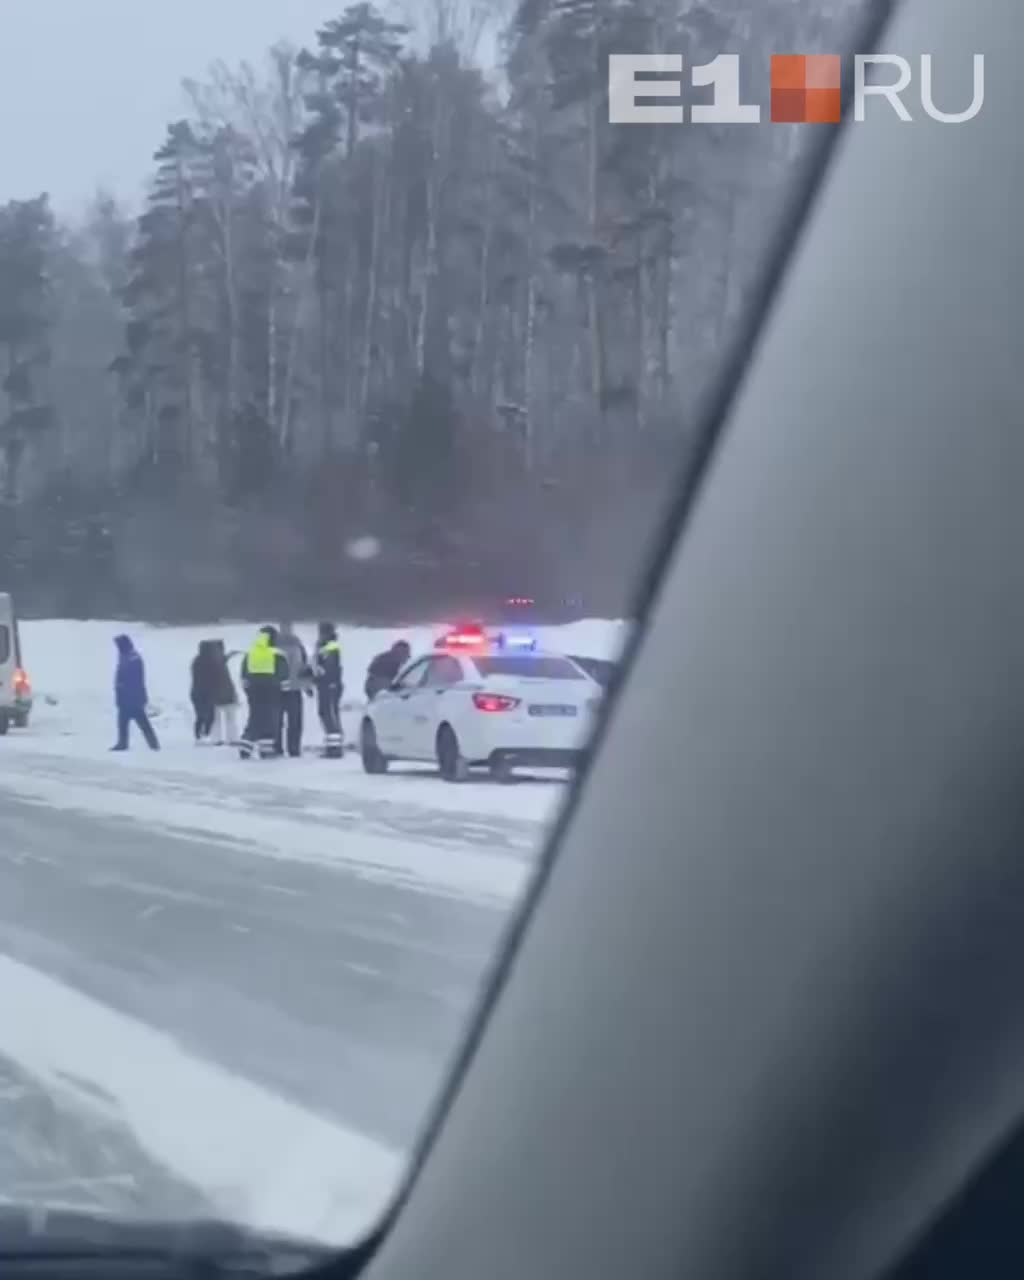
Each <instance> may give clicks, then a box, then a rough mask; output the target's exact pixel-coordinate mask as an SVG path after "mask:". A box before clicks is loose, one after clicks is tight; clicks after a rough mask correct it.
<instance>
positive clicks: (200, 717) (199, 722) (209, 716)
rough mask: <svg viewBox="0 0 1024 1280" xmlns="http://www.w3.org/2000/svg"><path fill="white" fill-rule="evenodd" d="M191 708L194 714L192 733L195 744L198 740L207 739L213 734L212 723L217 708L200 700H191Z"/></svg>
mask: <svg viewBox="0 0 1024 1280" xmlns="http://www.w3.org/2000/svg"><path fill="white" fill-rule="evenodd" d="M192 706H193V708H194V709H195V713H196V722H195V728H194V733H195V738H196V742H198V741H199V739H200V738H208V737H209V736H210V734H211V733H212V732H213V721H214V717H215V716H216V714H217V708H216V707H215V706H214V705H213V703H212V702H206V701H204V700H203V699H202V698H193V699H192Z"/></svg>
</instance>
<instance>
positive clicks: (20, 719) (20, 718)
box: [14, 711, 28, 729]
mask: <svg viewBox="0 0 1024 1280" xmlns="http://www.w3.org/2000/svg"><path fill="white" fill-rule="evenodd" d="M14 727H15V729H27V728H28V712H27V711H19V712H18V714H17V715H16V716H15V717H14Z"/></svg>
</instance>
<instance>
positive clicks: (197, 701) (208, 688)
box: [190, 640, 220, 742]
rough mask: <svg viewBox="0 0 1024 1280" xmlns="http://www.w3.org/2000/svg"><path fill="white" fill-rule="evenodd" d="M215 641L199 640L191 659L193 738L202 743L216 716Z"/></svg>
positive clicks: (217, 674) (209, 732)
mask: <svg viewBox="0 0 1024 1280" xmlns="http://www.w3.org/2000/svg"><path fill="white" fill-rule="evenodd" d="M216 645H217V642H216V640H200V641H199V652H198V653H197V654H196V656H195V657H194V658H193V659H192V689H191V694H190V696H191V699H192V707H193V710H194V711H195V723H194V726H193V736H194V737H195V740H196V742H203V741H205V740H206V739H207V738H209V736H210V734H211V733H212V732H213V722H214V719H215V717H216V714H217V700H216V699H217V684H218V681H219V679H220V661H219V659H218V655H217V648H216Z"/></svg>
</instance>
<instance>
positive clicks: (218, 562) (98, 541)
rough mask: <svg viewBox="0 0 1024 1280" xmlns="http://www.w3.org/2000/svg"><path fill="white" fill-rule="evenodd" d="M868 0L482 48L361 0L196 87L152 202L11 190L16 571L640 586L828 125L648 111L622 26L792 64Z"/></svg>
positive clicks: (10, 427) (391, 585) (218, 589)
mask: <svg viewBox="0 0 1024 1280" xmlns="http://www.w3.org/2000/svg"><path fill="white" fill-rule="evenodd" d="M431 3H433V4H434V5H435V6H441V5H444V4H445V0H431ZM424 5H425V7H427V8H429V7H430V5H429V4H428V0H424ZM812 8H813V12H809V10H811V9H812ZM848 11H849V5H848V4H846V3H844V2H843V0H834V3H833V5H832V6H831V8H830V7H828V6H823V5H820V4H819V5H816V6H813V7H812V6H807V7H806V10H805V7H804V6H803V5H801V4H798V3H794V0H730V2H729V3H724V2H722V0H714V2H709V3H704V0H520V2H519V3H518V4H516V5H514V6H513V11H512V12H511V13H510V15H509V19H508V22H507V28H506V31H505V35H504V40H503V45H502V48H503V53H502V60H501V65H500V66H497V67H492V68H489V69H483V68H481V67H480V66H478V65H475V64H474V60H473V58H472V57H471V56H470V52H469V46H471V44H472V41H471V40H470V39H469V33H467V32H464V31H461V30H460V29H459V28H458V26H457V25H455V26H453V25H452V24H451V23H450V22H449V23H447V24H444V23H441V24H437V27H436V35H435V39H434V40H433V41H432V42H428V46H427V47H424V46H423V44H422V42H416V41H414V40H413V39H412V38H411V33H410V32H409V31H408V29H407V28H406V27H405V26H403V25H402V24H400V23H397V22H395V21H393V20H392V19H391V18H390V17H388V16H385V14H384V13H383V12H382V11H381V10H379V9H378V8H376V7H375V6H374V5H373V4H369V3H358V4H352V5H350V6H349V7H348V8H346V9H345V10H344V11H343V12H342V13H341V14H340V15H339V17H338V18H337V19H335V20H334V21H331V22H329V23H327V25H326V26H324V27H323V28H322V29H321V30H320V31H318V32H317V33H316V34H315V39H314V40H313V41H311V43H310V46H309V47H308V48H306V49H298V50H296V49H292V48H288V47H284V46H280V47H277V48H275V49H273V50H272V51H270V53H269V54H268V57H267V59H266V62H265V64H264V65H263V66H261V67H258V68H253V67H250V66H245V65H243V66H241V67H239V68H237V69H232V68H229V67H227V66H223V65H219V66H216V67H214V68H213V69H212V70H211V72H210V74H209V75H208V77H207V78H206V79H205V80H204V81H202V82H187V83H186V85H185V94H186V97H185V101H186V103H187V108H188V109H187V111H186V113H185V114H183V116H182V118H181V119H179V120H175V121H173V122H171V123H170V124H169V126H168V129H167V133H166V136H165V137H164V139H163V140H162V142H161V143H160V145H159V148H158V149H157V151H156V153H155V156H154V161H153V173H152V179H151V183H150V186H149V194H148V199H147V201H146V204H145V208H144V209H143V210H142V212H141V214H140V216H138V217H136V218H131V217H128V216H127V215H126V214H125V213H124V212H123V211H122V210H121V209H120V208H119V207H118V206H117V204H116V203H115V202H114V201H113V200H112V199H110V198H108V197H100V198H98V199H97V201H96V202H95V205H94V207H93V208H92V209H91V210H90V211H89V212H88V216H87V217H85V219H84V220H83V221H82V222H81V223H80V224H79V225H77V226H75V227H73V228H71V227H63V226H59V225H58V224H57V223H56V221H55V219H54V216H53V214H52V212H51V210H50V206H49V202H48V200H47V197H46V196H45V195H44V196H39V197H38V198H33V199H28V200H25V201H16V202H12V203H10V204H8V205H6V206H4V207H0V378H2V384H0V386H2V390H0V498H2V501H0V583H3V584H11V585H13V587H14V589H15V590H16V591H18V593H19V595H20V596H21V598H22V599H23V601H24V603H25V605H26V607H29V608H32V609H34V610H36V611H42V612H52V613H69V614H89V613H94V614H99V613H104V612H128V613H134V614H136V615H140V616H146V617H154V618H167V619H170V618H177V617H186V616H210V615H211V614H221V615H223V614H225V613H231V612H235V613H246V612H252V611H254V610H255V611H256V612H261V611H262V612H265V611H266V609H267V607H269V606H270V605H271V604H272V605H273V606H274V608H275V609H281V608H291V609H296V610H330V611H331V613H332V615H336V616H352V617H357V616H363V617H369V616H381V617H383V616H388V615H394V614H396V613H402V614H406V615H410V614H415V613H416V612H419V611H423V610H431V611H432V610H436V609H447V608H454V607H457V606H460V605H463V604H466V605H470V604H472V603H473V602H486V601H487V600H488V599H490V598H493V597H495V596H500V595H505V594H530V595H533V596H534V597H536V598H537V599H538V600H544V601H553V602H558V601H563V600H565V599H566V598H568V597H572V598H574V599H575V600H576V601H577V602H582V607H583V608H585V609H591V610H595V611H609V610H610V611H617V610H618V609H620V608H621V607H622V606H623V604H624V602H625V601H626V600H627V599H628V592H629V589H630V588H631V587H632V584H633V581H634V579H635V576H636V573H637V569H638V566H639V563H640V559H641V557H642V556H643V554H644V553H645V550H646V545H647V539H648V538H649V536H650V534H651V532H652V530H653V526H654V523H655V513H656V511H657V509H658V507H659V505H660V504H661V503H662V502H663V501H664V499H665V497H666V496H667V492H668V487H669V485H670V484H671V482H672V480H673V478H674V476H675V475H676V474H678V470H679V468H680V466H681V465H682V464H683V462H684V459H685V457H686V450H687V446H688V442H689V441H690V439H691V437H692V429H693V417H694V410H695V406H696V405H697V403H698V399H699V396H700V394H701V393H702V392H703V390H704V389H705V387H706V384H707V378H708V373H709V371H710V369H711V368H712V367H713V365H714V362H715V359H716V357H717V355H718V354H719V353H720V352H721V349H722V345H723V342H724V341H725V339H726V337H727V335H728V334H729V332H730V329H731V325H732V323H733V321H734V319H735V317H736V315H737V313H738V311H739V310H740V308H741V307H742V305H743V302H744V299H745V297H746V293H747V290H748V289H749V286H750V283H751V280H752V277H753V275H754V272H755V269H756V267H757V265H758V263H759V258H760V255H761V254H762V253H763V250H764V247H765V243H766V239H767V236H768V234H769V232H770V231H771V228H772V224H773V219H774V217H775V216H776V214H777V213H778V211H779V209H780V205H781V197H782V195H783V193H784V191H785V188H786V183H787V180H788V179H789V177H790V173H791V168H792V164H793V160H794V157H795V155H796V153H797V151H798V149H799V145H800V142H801V140H802V138H803V136H804V135H802V134H801V133H800V132H799V130H793V129H789V128H786V127H782V126H771V125H765V126H762V127H761V128H749V127H748V128H736V127H733V128H728V127H726V128H712V127H706V126H705V127H702V128H683V129H679V128H672V127H665V126H662V127H638V126H629V127H626V128H623V127H619V128H615V127H613V126H611V125H609V123H608V108H607V56H608V53H609V52H611V51H632V52H640V51H644V50H659V51H666V50H668V51H684V50H685V51H686V56H687V59H688V60H690V61H697V62H702V61H709V60H710V59H711V58H712V57H714V56H715V54H717V53H718V52H721V51H729V52H736V53H739V54H740V55H741V57H742V58H743V60H744V62H745V63H747V64H749V65H758V64H763V63H765V62H766V60H767V57H768V55H769V53H770V52H772V51H776V52H777V51H790V50H793V49H800V50H813V49H814V48H823V49H830V48H836V47H840V48H841V47H842V43H843V37H842V33H844V32H845V30H846V28H847V25H848ZM366 537H373V538H375V539H376V540H377V542H378V544H379V549H378V553H377V554H375V555H373V556H372V557H370V558H366V557H365V556H360V555H356V554H350V548H351V547H352V544H353V541H354V540H356V539H360V538H363V539H365V538H366ZM358 545H359V547H360V548H361V547H363V546H366V545H369V544H367V543H365V541H364V542H363V543H359V544H358Z"/></svg>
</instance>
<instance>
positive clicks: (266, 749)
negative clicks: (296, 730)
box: [239, 627, 288, 760]
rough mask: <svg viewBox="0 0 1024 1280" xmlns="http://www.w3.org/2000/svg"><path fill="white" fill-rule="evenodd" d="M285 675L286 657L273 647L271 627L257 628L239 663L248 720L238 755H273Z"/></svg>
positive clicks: (275, 637) (263, 756)
mask: <svg viewBox="0 0 1024 1280" xmlns="http://www.w3.org/2000/svg"><path fill="white" fill-rule="evenodd" d="M287 678H288V660H287V658H286V657H285V656H284V654H283V653H282V652H281V650H280V649H279V648H278V647H277V631H276V629H275V628H274V627H261V628H260V633H259V635H258V636H257V637H256V640H255V643H254V644H253V646H252V648H251V649H250V650H249V652H248V653H247V654H246V655H245V658H244V660H243V662H242V685H243V687H244V689H245V696H246V698H247V699H248V701H249V719H248V722H247V723H246V726H245V732H244V733H243V734H242V738H241V741H240V743H239V755H240V756H241V757H242V759H243V760H248V759H250V758H251V757H252V755H253V753H254V752H256V753H258V755H259V757H260V759H261V760H264V759H266V758H267V757H269V756H273V755H274V754H275V750H274V743H275V739H276V737H277V722H278V718H279V716H280V704H281V687H282V685H283V684H284V682H285V680H286V679H287Z"/></svg>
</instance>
